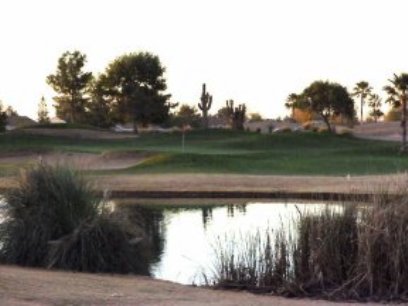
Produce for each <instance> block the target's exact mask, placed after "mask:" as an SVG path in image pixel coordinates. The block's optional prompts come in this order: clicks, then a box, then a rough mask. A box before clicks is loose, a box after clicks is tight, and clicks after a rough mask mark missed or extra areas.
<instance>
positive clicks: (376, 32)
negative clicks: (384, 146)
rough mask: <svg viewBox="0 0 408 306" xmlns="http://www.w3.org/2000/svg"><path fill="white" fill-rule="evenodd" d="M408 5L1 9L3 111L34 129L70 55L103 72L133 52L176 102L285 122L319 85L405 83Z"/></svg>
mask: <svg viewBox="0 0 408 306" xmlns="http://www.w3.org/2000/svg"><path fill="white" fill-rule="evenodd" d="M407 20H408V1H406V0H277V1H272V0H269V1H268V0H248V1H246V0H245V1H244V0H242V1H240V0H231V1H230V0H146V1H141V0H140V1H139V0H69V1H62V0H35V1H33V0H1V1H0V31H1V35H0V39H1V45H0V46H1V47H0V55H1V56H0V99H1V100H2V101H3V102H4V103H5V104H6V105H12V106H13V107H14V108H15V109H16V110H17V111H18V112H19V113H20V114H23V115H28V116H30V117H32V118H34V119H35V118H36V112H37V105H38V102H39V100H40V98H41V96H42V95H45V97H46V100H47V102H48V104H49V105H51V104H52V100H51V98H52V96H53V95H54V93H53V92H52V90H51V89H50V87H49V86H48V85H47V84H46V82H45V78H46V76H47V75H49V74H50V73H54V72H55V70H56V66H57V60H58V58H59V57H60V56H61V54H62V53H63V52H64V51H67V50H70V51H73V50H79V51H81V52H83V53H85V54H86V55H87V56H88V63H87V66H86V70H90V71H92V72H94V73H100V72H103V70H104V69H105V67H106V66H107V65H108V63H109V62H111V61H112V60H113V59H115V58H116V57H117V56H120V55H122V54H124V53H128V52H137V51H149V52H152V53H154V54H156V55H158V56H159V57H160V59H161V62H162V64H163V65H164V66H165V67H166V68H167V72H166V79H167V83H168V92H169V93H171V94H172V96H173V97H172V100H173V101H174V102H181V103H188V104H196V103H197V102H198V101H199V97H200V94H201V84H202V83H203V82H206V83H207V88H208V90H209V91H210V93H211V94H212V95H213V96H214V106H213V108H212V110H211V112H212V113H214V112H216V110H217V109H218V108H220V107H221V106H224V104H225V100H227V99H234V100H235V102H236V103H246V104H247V106H248V108H249V111H250V112H260V113H261V114H262V115H263V116H264V117H277V116H284V115H286V114H287V113H288V112H287V111H286V110H285V108H284V102H285V99H286V97H287V96H288V94H289V93H291V92H300V91H301V90H302V89H303V88H304V87H306V86H307V85H309V84H310V83H311V82H312V81H314V80H318V79H323V80H326V79H328V80H330V81H336V82H339V83H341V84H343V85H345V86H347V87H348V88H349V89H352V87H353V86H354V84H355V83H356V82H358V81H360V80H367V81H369V82H370V83H371V85H372V86H373V87H374V89H375V91H377V92H378V93H380V94H383V93H382V92H381V91H382V90H381V89H382V87H383V86H384V85H385V84H386V83H387V79H389V78H390V77H392V74H393V73H394V72H397V73H400V72H408V22H407Z"/></svg>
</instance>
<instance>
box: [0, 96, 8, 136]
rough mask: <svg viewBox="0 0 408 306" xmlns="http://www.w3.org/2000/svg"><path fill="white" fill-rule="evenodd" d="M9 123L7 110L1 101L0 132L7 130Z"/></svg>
mask: <svg viewBox="0 0 408 306" xmlns="http://www.w3.org/2000/svg"><path fill="white" fill-rule="evenodd" d="M6 125H7V111H6V110H5V109H4V106H3V103H2V102H1V101H0V132H4V131H5V130H6Z"/></svg>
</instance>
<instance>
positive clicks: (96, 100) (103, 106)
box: [87, 75, 114, 128]
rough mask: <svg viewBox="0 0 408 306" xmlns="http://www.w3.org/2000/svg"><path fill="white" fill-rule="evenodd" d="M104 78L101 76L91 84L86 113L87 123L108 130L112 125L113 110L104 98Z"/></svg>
mask: <svg viewBox="0 0 408 306" xmlns="http://www.w3.org/2000/svg"><path fill="white" fill-rule="evenodd" d="M105 77H106V76H104V75H102V76H100V78H99V79H98V81H95V82H92V85H91V99H90V101H89V103H88V111H87V122H88V123H89V124H91V125H93V126H97V127H101V128H109V127H111V126H112V125H113V124H114V114H113V108H112V105H111V103H110V101H109V99H107V98H106V96H107V94H108V89H107V88H106V80H105V79H104V78H105Z"/></svg>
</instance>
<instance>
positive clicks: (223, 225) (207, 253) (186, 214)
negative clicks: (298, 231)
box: [119, 202, 341, 285]
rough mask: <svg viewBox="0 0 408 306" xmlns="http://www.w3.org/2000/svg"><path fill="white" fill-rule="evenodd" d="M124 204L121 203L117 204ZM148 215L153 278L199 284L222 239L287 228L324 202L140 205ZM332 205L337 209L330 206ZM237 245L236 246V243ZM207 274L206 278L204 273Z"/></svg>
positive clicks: (210, 272) (239, 240)
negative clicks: (151, 242) (151, 243)
mask: <svg viewBox="0 0 408 306" xmlns="http://www.w3.org/2000/svg"><path fill="white" fill-rule="evenodd" d="M119 207H122V206H119ZM123 207H126V209H135V210H138V211H139V212H140V211H141V209H142V212H143V215H144V216H145V218H147V219H150V222H149V224H150V225H149V227H150V234H151V235H153V237H154V239H153V241H154V244H155V245H154V250H155V251H154V252H155V254H154V256H153V260H152V263H151V267H150V271H151V274H152V276H153V277H155V278H158V279H163V280H169V281H172V282H177V283H181V284H197V285H199V284H203V283H204V280H205V277H207V278H208V277H209V278H210V279H211V275H213V273H214V265H215V254H216V252H217V248H218V247H219V246H220V244H223V242H225V241H227V240H228V239H229V240H230V239H231V237H235V239H234V243H236V244H240V243H245V239H244V237H248V235H255V234H256V233H261V234H262V233H266V231H269V232H270V231H274V230H279V229H281V228H282V227H283V228H285V229H288V228H290V227H293V226H294V220H296V218H298V217H299V215H300V214H302V213H306V212H309V213H312V214H313V213H314V212H319V211H321V210H322V209H323V208H324V207H326V204H323V203H284V202H270V203H260V202H248V203H246V204H230V205H218V206H217V205H206V206H202V207H197V206H190V207H184V208H180V205H178V206H161V207H160V208H158V207H157V205H150V206H139V205H132V204H129V205H128V204H127V205H126V206H123ZM333 207H339V208H340V207H341V206H337V205H333ZM238 247H239V246H238ZM204 276H205V277H204Z"/></svg>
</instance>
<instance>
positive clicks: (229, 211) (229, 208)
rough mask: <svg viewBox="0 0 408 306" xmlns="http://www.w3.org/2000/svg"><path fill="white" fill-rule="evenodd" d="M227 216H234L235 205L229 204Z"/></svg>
mask: <svg viewBox="0 0 408 306" xmlns="http://www.w3.org/2000/svg"><path fill="white" fill-rule="evenodd" d="M227 216H228V217H231V218H233V217H234V205H227Z"/></svg>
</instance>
